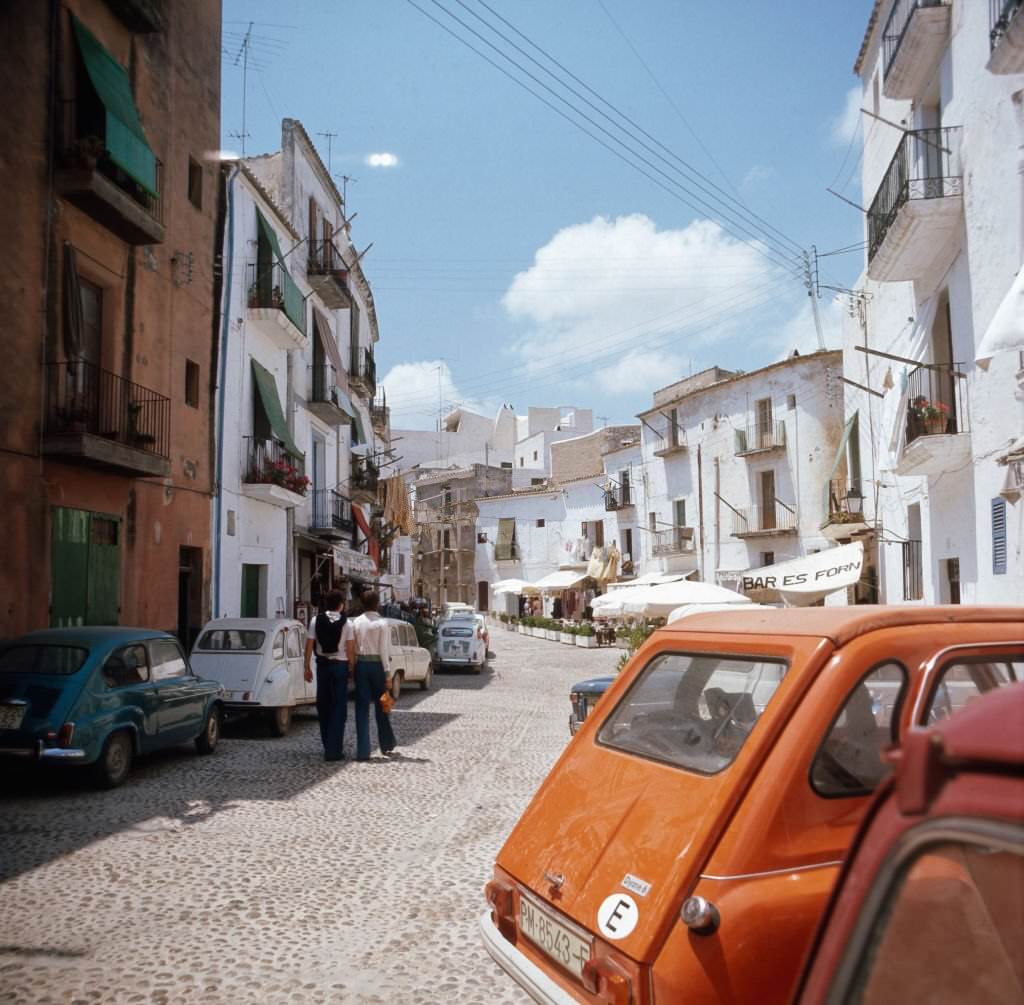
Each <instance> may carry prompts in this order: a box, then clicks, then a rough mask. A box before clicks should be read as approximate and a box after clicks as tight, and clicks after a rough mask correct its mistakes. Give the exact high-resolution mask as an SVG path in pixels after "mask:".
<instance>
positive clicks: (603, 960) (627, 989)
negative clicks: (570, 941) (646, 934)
mask: <svg viewBox="0 0 1024 1005" xmlns="http://www.w3.org/2000/svg"><path fill="white" fill-rule="evenodd" d="M580 977H581V980H582V981H583V986H584V987H585V988H586V989H587V990H588V991H589V992H590V993H591V994H593V995H597V997H598V999H599V1000H600V1001H603V1002H607V1003H608V1005H630V1002H632V1001H633V981H632V979H631V978H630V976H629V974H628V973H627V972H626V970H625V969H624V968H623V967H621V966H619V964H618V963H616V962H615V961H614V960H610V959H608V958H607V957H606V956H594V957H592V958H591V959H589V960H587V962H586V963H584V964H583V973H582V974H581V975H580Z"/></svg>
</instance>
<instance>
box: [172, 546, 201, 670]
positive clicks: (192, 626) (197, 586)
mask: <svg viewBox="0 0 1024 1005" xmlns="http://www.w3.org/2000/svg"><path fill="white" fill-rule="evenodd" d="M202 627H203V549H202V548H179V549H178V629H177V635H178V638H179V640H180V641H181V644H182V645H183V646H184V647H185V649H186V650H189V649H191V648H192V643H193V642H195V640H196V637H197V636H198V635H199V631H200V629H201V628H202Z"/></svg>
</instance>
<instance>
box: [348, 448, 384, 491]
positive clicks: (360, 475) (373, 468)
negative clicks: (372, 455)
mask: <svg viewBox="0 0 1024 1005" xmlns="http://www.w3.org/2000/svg"><path fill="white" fill-rule="evenodd" d="M379 481H380V471H379V470H378V469H377V465H376V464H374V463H373V461H371V460H369V459H368V458H366V457H358V456H353V457H352V471H351V474H350V475H349V488H350V489H351V490H352V492H353V493H355V492H360V493H363V494H366V495H373V496H376V494H377V484H378V482H379Z"/></svg>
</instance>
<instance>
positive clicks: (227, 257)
mask: <svg viewBox="0 0 1024 1005" xmlns="http://www.w3.org/2000/svg"><path fill="white" fill-rule="evenodd" d="M237 175H238V165H237V164H235V165H234V166H233V167H232V168H231V171H230V173H229V175H228V177H227V181H226V182H225V184H224V203H225V207H226V209H225V226H226V231H227V239H226V241H225V242H224V244H225V247H226V249H227V250H226V252H225V254H224V261H223V263H222V268H221V276H222V280H221V281H222V283H223V290H222V292H221V297H220V312H221V324H220V354H219V355H220V359H219V366H218V368H217V383H216V386H215V387H214V389H213V395H214V404H215V408H216V411H217V453H216V462H215V468H214V481H213V492H214V495H213V616H214V617H215V618H219V617H220V616H221V614H220V574H221V573H220V566H221V557H220V542H221V519H222V515H221V514H222V509H223V506H224V491H223V486H224V412H225V401H224V394H223V390H224V384H225V370H226V369H227V359H228V331H229V329H230V327H231V275H232V270H233V268H234V252H235V201H234V200H235V178H236V176H237Z"/></svg>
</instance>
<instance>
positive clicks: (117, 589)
mask: <svg viewBox="0 0 1024 1005" xmlns="http://www.w3.org/2000/svg"><path fill="white" fill-rule="evenodd" d="M52 538H53V556H52V561H51V568H50V624H51V625H52V626H53V627H55V628H67V627H74V626H77V625H116V624H117V623H118V620H119V615H120V612H121V521H120V520H119V519H118V518H117V517H113V516H106V515H105V514H102V513H90V512H89V511H88V510H81V509H69V508H67V507H64V506H58V507H56V508H55V509H54V511H53V531H52Z"/></svg>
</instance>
